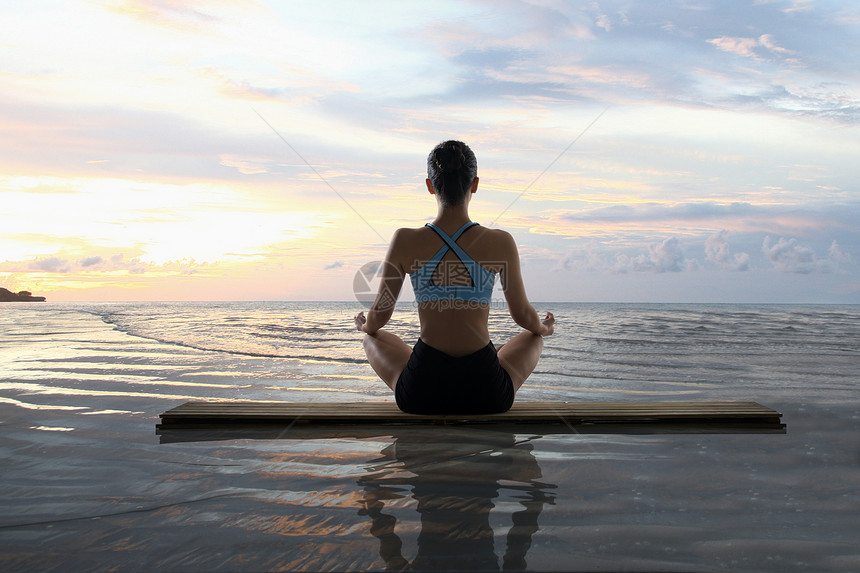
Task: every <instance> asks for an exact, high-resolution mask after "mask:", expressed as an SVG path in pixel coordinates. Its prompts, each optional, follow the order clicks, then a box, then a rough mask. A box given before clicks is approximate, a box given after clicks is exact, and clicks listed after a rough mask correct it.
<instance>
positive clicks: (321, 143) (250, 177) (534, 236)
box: [0, 0, 860, 303]
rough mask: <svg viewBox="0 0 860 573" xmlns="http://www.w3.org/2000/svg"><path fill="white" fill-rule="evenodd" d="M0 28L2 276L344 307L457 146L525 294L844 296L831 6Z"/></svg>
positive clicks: (62, 292) (226, 6)
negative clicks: (512, 250)
mask: <svg viewBox="0 0 860 573" xmlns="http://www.w3.org/2000/svg"><path fill="white" fill-rule="evenodd" d="M824 39H826V41H823V40H824ZM0 46H2V49H3V53H4V55H5V56H6V57H5V58H3V59H2V60H0V133H2V137H0V166H2V170H0V286H3V287H6V288H8V289H10V290H13V291H17V290H24V289H26V290H29V291H33V292H34V294H40V295H44V296H47V297H48V299H49V300H50V301H64V300H81V301H83V300H105V301H110V300H195V299H197V300H248V299H250V300H350V299H352V298H353V293H352V290H351V289H352V277H353V276H354V275H355V273H356V271H357V270H358V269H359V268H360V267H361V265H363V264H364V263H366V262H368V261H373V260H377V259H379V258H381V257H382V256H384V253H385V249H386V243H387V240H388V239H389V238H390V237H391V234H392V233H393V232H394V230H395V229H396V228H398V227H400V226H419V225H423V224H424V223H425V222H427V221H429V220H431V219H432V217H433V216H434V215H435V212H436V206H435V202H434V200H433V198H432V197H431V196H430V195H429V194H427V192H426V189H425V188H424V177H425V158H426V154H427V153H428V152H429V150H430V149H431V148H432V147H433V146H434V145H435V144H436V143H438V142H439V141H441V140H444V139H449V138H456V139H462V140H463V141H466V142H467V143H469V144H470V145H471V146H472V148H473V149H474V150H475V152H476V154H477V157H478V166H479V175H480V178H481V186H480V188H479V192H478V194H477V195H476V196H475V199H474V201H473V203H472V216H473V219H474V220H476V221H478V222H480V223H482V224H485V225H490V226H494V227H501V228H504V229H507V230H509V231H510V232H511V233H512V234H513V235H514V236H515V238H516V239H517V242H518V244H519V245H520V250H521V254H522V256H523V262H524V264H523V268H524V273H525V275H526V282H527V287H528V289H529V294H530V296H531V298H533V299H535V300H565V301H567V300H570V301H577V300H586V301H589V300H607V301H640V300H644V301H667V302H687V301H696V302H721V301H726V302H734V301H737V302H747V301H748V302H771V301H772V302H853V303H858V302H860V267H858V261H859V260H860V223H858V221H860V188H858V181H860V166H858V163H860V162H858V161H857V157H858V156H860V130H858V125H860V78H858V73H857V69H860V66H858V62H856V61H855V60H856V59H857V58H858V56H857V54H860V50H858V48H860V9H858V8H856V7H853V5H850V4H848V3H830V2H818V1H805V2H800V1H792V0H773V1H765V2H762V1H752V0H751V1H749V2H745V3H721V2H716V1H713V2H711V1H703V2H698V3H696V5H695V6H694V5H692V4H690V3H688V2H660V3H653V2H644V1H643V2H634V3H630V2H614V1H606V2H603V1H600V2H591V3H578V2H551V1H547V2H542V1H539V2H516V1H512V2H501V3H497V2H483V1H478V0H475V1H469V2H442V3H434V4H432V5H416V4H414V3H401V2H369V3H355V2H282V3H279V2H240V1H238V0H221V1H218V2H202V1H201V2H178V1H172V0H124V1H121V0H116V1H109V0H105V1H92V2H86V1H78V2H75V1H56V2H51V1H33V2H26V3H18V4H15V5H13V6H9V7H6V8H4V18H3V19H2V21H0ZM601 114H602V115H601ZM595 120H596V121H595ZM565 149H567V151H564V150H565ZM410 295H411V292H405V293H404V296H406V297H407V298H408V297H409V296H410Z"/></svg>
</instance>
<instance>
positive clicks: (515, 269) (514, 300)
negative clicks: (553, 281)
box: [499, 231, 555, 336]
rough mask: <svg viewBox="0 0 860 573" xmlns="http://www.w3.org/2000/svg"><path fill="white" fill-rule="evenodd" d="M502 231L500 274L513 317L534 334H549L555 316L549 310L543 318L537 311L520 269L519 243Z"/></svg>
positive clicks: (552, 327)
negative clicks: (529, 296) (527, 292)
mask: <svg viewBox="0 0 860 573" xmlns="http://www.w3.org/2000/svg"><path fill="white" fill-rule="evenodd" d="M502 233H503V234H502V237H503V241H502V248H503V252H504V265H503V266H502V269H501V271H500V273H499V274H500V275H501V281H502V290H503V291H504V293H505V300H506V301H507V302H508V310H509V311H510V313H511V318H513V319H514V322H516V323H517V324H518V325H519V326H521V327H522V328H524V329H526V330H528V331H529V332H531V333H533V334H537V335H538V336H549V335H550V334H552V333H553V329H554V324H555V317H554V316H553V315H552V313H551V312H548V313H547V315H546V318H544V319H543V320H541V319H540V317H539V316H538V313H537V311H536V310H535V309H534V307H533V306H532V305H531V303H529V299H528V296H526V287H525V284H524V283H523V276H522V272H521V271H520V254H519V251H518V250H517V244H516V242H515V241H514V238H513V237H512V236H511V235H510V234H509V233H506V232H504V231H502Z"/></svg>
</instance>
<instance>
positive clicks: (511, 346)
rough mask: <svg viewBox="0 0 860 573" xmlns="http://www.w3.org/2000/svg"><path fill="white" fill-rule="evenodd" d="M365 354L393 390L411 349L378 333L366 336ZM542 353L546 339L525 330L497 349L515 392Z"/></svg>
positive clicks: (401, 342) (395, 336)
mask: <svg viewBox="0 0 860 573" xmlns="http://www.w3.org/2000/svg"><path fill="white" fill-rule="evenodd" d="M363 345H364V353H365V354H366V355H367V360H368V362H370V367H371V368H373V371H374V372H376V374H377V375H378V376H379V377H380V378H381V379H382V381H383V382H385V383H386V384H387V385H388V387H389V388H391V389H392V390H394V386H395V385H396V384H397V379H398V378H400V373H401V372H403V370H404V369H405V368H406V363H407V362H409V357H410V356H411V355H412V347H410V346H409V345H408V344H406V343H405V342H403V340H402V339H401V338H400V337H399V336H397V335H396V334H392V333H390V332H388V331H386V330H378V331H376V333H374V334H366V335H364V341H363ZM542 351H543V337H542V336H538V335H536V334H532V333H531V332H528V331H523V332H521V333H519V334H518V335H516V336H515V337H513V338H512V339H511V340H509V341H508V342H506V343H505V344H502V345H501V346H499V347H498V349H497V352H498V355H499V363H500V364H501V365H502V368H504V369H505V371H506V372H507V373H508V374H509V375H510V376H511V381H512V382H513V384H514V392H516V391H517V390H519V389H520V386H522V385H523V383H524V382H525V381H526V378H528V377H529V375H530V374H531V373H532V371H534V369H535V367H536V366H537V363H538V360H539V359H540V355H541V352H542Z"/></svg>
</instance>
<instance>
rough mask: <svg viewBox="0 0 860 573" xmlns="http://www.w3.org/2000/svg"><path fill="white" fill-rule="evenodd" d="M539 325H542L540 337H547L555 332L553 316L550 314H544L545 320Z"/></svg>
mask: <svg viewBox="0 0 860 573" xmlns="http://www.w3.org/2000/svg"><path fill="white" fill-rule="evenodd" d="M540 323H541V324H542V325H543V331H544V332H543V333H542V334H541V336H549V335H550V334H552V333H553V332H555V316H553V314H552V313H551V312H547V313H546V318H544V319H543V320H542V321H540Z"/></svg>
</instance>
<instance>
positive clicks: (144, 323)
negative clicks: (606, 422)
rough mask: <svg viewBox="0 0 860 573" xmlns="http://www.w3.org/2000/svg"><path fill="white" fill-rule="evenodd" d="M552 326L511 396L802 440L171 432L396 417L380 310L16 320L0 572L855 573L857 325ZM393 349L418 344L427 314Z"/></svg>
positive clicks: (637, 318) (125, 311)
mask: <svg viewBox="0 0 860 573" xmlns="http://www.w3.org/2000/svg"><path fill="white" fill-rule="evenodd" d="M536 306H537V308H538V311H546V310H551V311H553V312H554V313H555V316H556V318H557V321H558V322H557V328H558V332H557V334H556V335H554V336H553V337H551V338H548V339H547V341H546V347H545V351H544V357H543V358H542V360H541V363H540V364H539V365H538V368H537V370H536V372H535V374H534V375H533V376H532V378H530V379H529V381H528V382H527V383H526V385H525V386H524V387H523V389H522V390H521V391H520V393H519V394H518V396H517V400H573V401H599V400H607V401H609V400H643V401H650V400H752V401H757V402H759V403H761V404H763V405H765V406H769V407H772V408H774V409H776V410H778V411H780V412H782V413H783V419H782V421H783V423H785V425H786V427H785V431H784V432H774V431H747V432H729V431H726V432H719V431H713V430H706V429H698V430H697V429H695V428H692V429H688V430H686V431H685V430H674V431H672V430H669V429H666V428H663V429H661V428H659V427H657V428H652V429H651V430H650V431H646V432H631V431H625V430H624V429H623V428H621V429H619V428H613V427H611V426H607V427H598V428H581V429H579V430H578V431H572V430H571V429H569V428H568V429H564V428H557V429H555V430H554V429H547V430H544V431H540V432H535V431H533V428H529V432H521V431H519V430H518V429H517V428H491V427H462V426H452V427H448V426H444V427H430V428H414V427H402V428H393V427H380V428H377V429H372V428H371V429H365V430H363V431H361V432H355V431H353V432H349V431H344V433H343V434H342V435H340V436H338V437H319V436H318V435H314V432H313V430H308V429H299V428H281V429H275V430H273V429H268V430H266V431H256V432H255V431H250V430H249V431H242V430H233V431H227V432H224V431H222V432H217V431H216V432H196V433H195V432H185V433H182V432H181V431H180V432H172V433H170V432H168V433H158V432H157V431H156V424H157V423H158V421H159V417H158V416H159V414H160V413H161V412H164V411H166V410H167V409H169V408H171V407H173V406H176V405H178V404H181V403H183V402H185V401H189V400H285V401H330V402H338V401H341V402H346V401H363V400H392V396H390V391H388V389H387V387H386V386H385V385H384V384H383V383H381V382H380V381H378V380H377V379H376V378H375V376H374V374H373V372H372V370H371V369H370V367H369V366H368V365H367V363H366V361H365V360H364V358H363V354H362V351H361V344H360V340H361V339H360V335H359V334H358V333H356V332H353V331H351V330H350V327H351V321H352V316H353V315H354V314H355V313H356V312H357V311H358V310H361V308H362V307H361V305H360V304H359V303H355V302H352V303H192V304H188V303H184V304H183V303H113V304H95V303H93V304H71V303H69V304H64V303H39V304H28V305H23V306H22V305H17V304H16V305H14V306H8V305H7V306H3V307H0V424H2V425H0V452H2V458H3V466H2V467H3V469H2V477H1V478H0V484H2V488H0V507H2V511H0V568H2V569H3V570H4V571H66V570H87V571H111V570H124V571H150V570H155V569H158V570H164V571H283V570H290V571H365V570H384V569H386V568H403V567H406V566H411V567H412V568H414V569H419V570H445V569H452V568H454V569H458V570H480V571H484V570H488V571H489V570H501V569H503V568H504V569H505V570H526V569H527V570H530V571H595V570H604V571H606V570H608V571H614V570H626V571H690V570H695V571H725V570H732V571H801V570H804V571H806V570H820V571H839V570H843V571H844V570H856V569H858V568H860V550H858V549H857V548H856V538H857V537H858V535H860V518H858V515H860V494H858V488H857V484H858V483H860V457H858V456H860V440H858V436H860V433H858V430H860V398H858V392H857V388H858V368H857V365H858V364H860V344H858V342H857V340H860V306H856V305H855V306H826V305H825V306H814V305H785V306H777V305H611V304H574V303H548V304H540V305H536ZM490 326H491V334H492V336H493V339H494V342H498V343H501V342H503V341H504V339H505V338H506V337H509V336H511V335H513V334H514V333H515V332H516V329H515V328H514V327H513V325H512V323H511V321H510V319H509V317H506V316H505V314H504V312H503V310H502V309H494V310H493V313H492V317H491V324H490ZM391 328H392V330H393V331H395V332H396V333H398V334H400V335H401V336H403V337H404V339H406V340H409V341H410V342H414V339H415V337H416V336H417V322H416V318H415V313H414V309H412V308H411V306H410V305H409V304H408V303H404V304H403V305H402V308H401V307H398V311H397V312H396V313H395V316H394V318H393V320H392V323H391Z"/></svg>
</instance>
